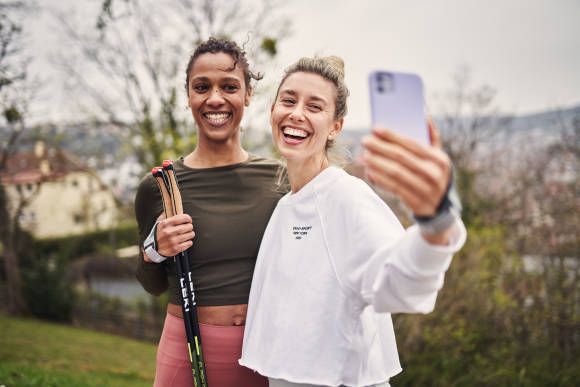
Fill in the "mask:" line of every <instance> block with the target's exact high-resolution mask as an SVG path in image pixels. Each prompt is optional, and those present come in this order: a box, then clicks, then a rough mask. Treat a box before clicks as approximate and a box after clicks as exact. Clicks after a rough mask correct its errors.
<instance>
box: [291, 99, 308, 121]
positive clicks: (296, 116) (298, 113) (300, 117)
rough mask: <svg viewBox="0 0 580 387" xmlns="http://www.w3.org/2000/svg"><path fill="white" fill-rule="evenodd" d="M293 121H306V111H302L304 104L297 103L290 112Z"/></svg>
mask: <svg viewBox="0 0 580 387" xmlns="http://www.w3.org/2000/svg"><path fill="white" fill-rule="evenodd" d="M288 118H290V119H291V120H293V121H298V122H300V121H304V113H303V111H302V105H301V104H299V103H297V104H296V105H294V108H293V109H292V111H291V112H290V116H289V117H288Z"/></svg>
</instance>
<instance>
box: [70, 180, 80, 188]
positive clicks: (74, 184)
mask: <svg viewBox="0 0 580 387" xmlns="http://www.w3.org/2000/svg"><path fill="white" fill-rule="evenodd" d="M71 185H72V186H73V187H75V188H77V187H78V186H79V182H78V181H77V180H76V179H75V180H73V181H71Z"/></svg>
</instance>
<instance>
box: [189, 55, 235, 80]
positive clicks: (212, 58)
mask: <svg viewBox="0 0 580 387" xmlns="http://www.w3.org/2000/svg"><path fill="white" fill-rule="evenodd" d="M233 67H234V58H232V56H231V55H229V54H226V53H225V52H216V53H215V54H213V53H211V52H207V53H205V54H201V55H200V56H198V57H197V58H196V59H195V62H194V63H193V66H192V68H191V72H190V74H189V76H190V78H191V79H194V78H198V77H206V78H216V77H217V78H222V77H230V78H232V77H233V78H238V79H239V80H240V81H241V80H243V79H244V72H243V71H242V69H240V66H237V65H236V67H235V68H233ZM232 69H233V70H232Z"/></svg>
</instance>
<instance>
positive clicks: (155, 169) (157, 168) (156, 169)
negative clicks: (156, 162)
mask: <svg viewBox="0 0 580 387" xmlns="http://www.w3.org/2000/svg"><path fill="white" fill-rule="evenodd" d="M158 171H159V167H153V169H152V170H151V173H152V174H154V175H155V174H156V173H157V172H158Z"/></svg>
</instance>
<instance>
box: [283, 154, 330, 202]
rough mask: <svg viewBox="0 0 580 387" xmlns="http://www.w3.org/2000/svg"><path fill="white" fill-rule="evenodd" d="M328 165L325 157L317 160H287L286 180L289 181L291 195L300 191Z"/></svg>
mask: <svg viewBox="0 0 580 387" xmlns="http://www.w3.org/2000/svg"><path fill="white" fill-rule="evenodd" d="M329 165H330V163H329V162H328V158H327V157H326V156H323V157H321V158H317V159H307V160H287V161H286V166H287V170H288V180H289V181H290V187H291V189H292V193H293V194H294V193H296V192H298V191H300V190H301V189H302V188H303V187H304V186H305V185H306V184H308V183H309V182H310V181H311V180H312V179H314V178H315V177H316V176H318V174H319V173H320V172H322V171H323V170H325V169H326V168H328V166H329Z"/></svg>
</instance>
